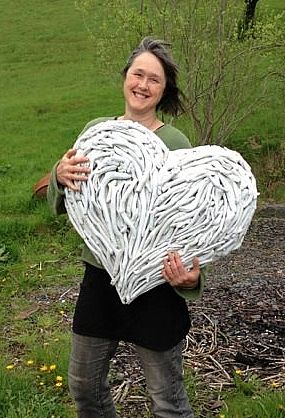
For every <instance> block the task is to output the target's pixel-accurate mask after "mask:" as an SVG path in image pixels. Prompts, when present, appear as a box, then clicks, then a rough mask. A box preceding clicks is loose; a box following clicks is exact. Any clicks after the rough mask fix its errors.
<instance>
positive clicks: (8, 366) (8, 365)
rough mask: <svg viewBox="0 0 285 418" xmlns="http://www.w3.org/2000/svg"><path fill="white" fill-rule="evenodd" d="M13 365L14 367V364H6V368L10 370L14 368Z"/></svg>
mask: <svg viewBox="0 0 285 418" xmlns="http://www.w3.org/2000/svg"><path fill="white" fill-rule="evenodd" d="M14 367H15V364H7V366H6V369H7V370H12V369H14Z"/></svg>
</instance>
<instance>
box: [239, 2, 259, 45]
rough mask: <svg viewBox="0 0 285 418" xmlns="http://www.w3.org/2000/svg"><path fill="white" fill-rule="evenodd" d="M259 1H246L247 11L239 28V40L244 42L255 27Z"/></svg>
mask: <svg viewBox="0 0 285 418" xmlns="http://www.w3.org/2000/svg"><path fill="white" fill-rule="evenodd" d="M258 1H259V0H244V2H245V10H244V15H243V18H242V19H241V20H240V22H239V26H238V39H240V40H243V39H244V38H245V37H246V35H247V34H248V32H249V30H250V29H253V26H254V17H255V10H256V5H257V3H258Z"/></svg>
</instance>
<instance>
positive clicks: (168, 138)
mask: <svg viewBox="0 0 285 418" xmlns="http://www.w3.org/2000/svg"><path fill="white" fill-rule="evenodd" d="M112 119H116V118H115V117H101V118H97V119H94V120H92V121H91V122H89V123H88V124H87V125H86V126H85V127H84V129H83V131H82V132H81V133H80V135H81V134H82V133H83V132H85V131H86V130H87V129H89V128H90V127H91V126H94V125H96V124H98V123H100V122H105V121H107V120H112ZM155 134H156V135H157V136H158V137H159V138H160V139H161V140H162V141H163V142H164V144H165V145H166V146H167V147H168V148H169V149H170V150H171V151H173V150H176V149H180V148H191V144H190V142H189V140H188V138H187V137H186V136H185V135H184V134H183V133H182V132H181V131H179V130H178V129H176V128H175V127H173V126H171V125H169V124H166V125H163V126H162V127H161V128H158V129H157V130H156V131H155ZM80 135H79V136H80ZM58 163H59V162H57V163H56V164H55V166H54V167H53V170H52V172H51V179H50V182H49V186H48V192H47V199H48V203H49V205H50V207H51V209H52V211H53V213H54V214H56V215H59V214H62V213H66V209H65V205H64V196H65V195H64V187H63V186H62V185H60V184H58V182H57V178H56V167H57V165H58ZM81 258H82V260H83V261H85V262H87V263H89V264H92V265H93V266H95V267H99V268H104V267H103V266H102V265H101V263H100V262H99V260H97V259H96V257H95V255H94V254H93V253H92V252H91V251H90V249H89V248H88V246H87V245H86V244H85V243H84V245H83V249H82V254H81ZM204 281H205V269H202V270H201V276H200V280H199V285H198V287H197V288H196V289H192V290H191V289H186V288H178V287H176V288H175V290H176V292H177V293H179V294H180V295H181V296H183V297H184V298H185V299H196V298H198V297H199V296H201V294H202V292H203V287H204Z"/></svg>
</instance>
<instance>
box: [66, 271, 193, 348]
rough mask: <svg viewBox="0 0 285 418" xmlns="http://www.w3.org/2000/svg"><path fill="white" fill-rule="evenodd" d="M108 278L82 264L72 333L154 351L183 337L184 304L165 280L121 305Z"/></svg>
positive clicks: (187, 323)
mask: <svg viewBox="0 0 285 418" xmlns="http://www.w3.org/2000/svg"><path fill="white" fill-rule="evenodd" d="M110 281H111V278H110V276H109V274H108V273H107V272H106V271H105V270H102V269H99V268H96V267H94V266H92V265H90V264H86V270H85V275H84V279H83V282H82V283H81V286H80V293H79V297H78V300H77V304H76V308H75V314H74V320H73V331H74V332H75V333H76V334H80V335H85V336H91V337H101V338H109V339H112V340H119V341H126V342H131V343H134V344H138V345H140V346H142V347H145V348H149V349H151V350H156V351H164V350H168V349H170V348H172V347H174V346H175V345H176V344H178V343H179V342H180V341H181V340H182V339H183V338H185V336H186V334H187V333H188V331H189V328H190V316H189V312H188V308H187V304H186V301H185V300H184V299H183V298H182V297H181V296H179V295H178V294H177V293H176V292H175V291H174V289H173V288H172V287H171V286H170V285H169V284H168V283H164V284H161V285H159V286H156V287H155V288H154V289H152V290H149V291H148V292H146V293H144V294H142V295H140V296H138V297H137V298H136V299H135V300H134V301H133V302H131V303H130V304H129V305H125V304H123V303H122V302H121V300H120V298H119V295H118V293H117V291H116V288H115V287H114V286H112V285H111V284H110Z"/></svg>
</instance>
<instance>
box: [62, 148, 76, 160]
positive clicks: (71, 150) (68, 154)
mask: <svg viewBox="0 0 285 418" xmlns="http://www.w3.org/2000/svg"><path fill="white" fill-rule="evenodd" d="M76 152H77V151H76V149H74V148H71V149H69V150H68V151H67V152H66V153H65V154H64V156H63V158H72V157H73V156H74V155H75V154H76Z"/></svg>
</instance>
